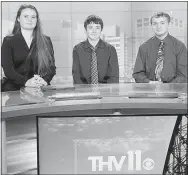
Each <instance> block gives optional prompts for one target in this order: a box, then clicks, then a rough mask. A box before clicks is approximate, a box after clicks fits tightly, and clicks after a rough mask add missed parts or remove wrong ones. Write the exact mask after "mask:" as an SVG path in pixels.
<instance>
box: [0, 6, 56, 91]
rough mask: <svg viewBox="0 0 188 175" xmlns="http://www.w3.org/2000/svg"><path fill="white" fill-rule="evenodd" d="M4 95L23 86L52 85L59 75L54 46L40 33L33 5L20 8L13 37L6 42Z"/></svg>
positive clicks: (3, 63)
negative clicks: (54, 77) (51, 82)
mask: <svg viewBox="0 0 188 175" xmlns="http://www.w3.org/2000/svg"><path fill="white" fill-rule="evenodd" d="M1 52H2V54H1V56H2V58H1V59H2V61H1V62H2V67H3V71H4V74H5V76H6V77H5V78H4V79H3V83H2V91H14V90H19V89H20V88H21V87H23V86H33V87H39V86H43V85H47V84H48V85H49V84H50V81H51V80H52V78H53V76H54V75H55V73H56V67H55V59H54V51H53V45H52V42H51V39H50V37H48V36H45V35H44V34H43V32H42V29H41V23H40V18H39V13H38V11H37V9H36V8H35V7H34V6H32V5H21V6H20V8H19V10H18V12H17V16H16V21H15V24H14V28H13V31H12V34H11V35H9V36H6V37H5V38H4V40H3V44H2V49H1Z"/></svg>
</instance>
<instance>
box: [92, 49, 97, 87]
mask: <svg viewBox="0 0 188 175" xmlns="http://www.w3.org/2000/svg"><path fill="white" fill-rule="evenodd" d="M91 49H92V56H91V84H98V70H97V55H96V51H95V48H94V47H91Z"/></svg>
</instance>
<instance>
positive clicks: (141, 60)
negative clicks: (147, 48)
mask: <svg viewBox="0 0 188 175" xmlns="http://www.w3.org/2000/svg"><path fill="white" fill-rule="evenodd" d="M145 64H146V56H145V54H144V52H143V50H142V48H141V47H139V51H138V54H137V57H136V62H135V65H134V70H133V74H132V76H133V78H134V79H135V82H136V83H149V81H150V80H149V79H148V78H147V76H146V66H145Z"/></svg>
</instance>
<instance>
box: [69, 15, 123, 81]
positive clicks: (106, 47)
mask: <svg viewBox="0 0 188 175" xmlns="http://www.w3.org/2000/svg"><path fill="white" fill-rule="evenodd" d="M84 28H85V30H86V35H87V40H86V41H83V42H81V43H79V44H77V45H76V46H75V47H74V49H73V65H72V75H73V81H74V84H98V83H119V66H118V58H117V53H116V50H115V48H114V47H113V46H112V45H110V44H108V43H106V42H105V41H103V40H102V39H101V38H100V35H101V31H102V29H103V21H102V19H101V18H100V17H98V16H95V15H90V16H88V17H87V19H86V20H85V22H84Z"/></svg>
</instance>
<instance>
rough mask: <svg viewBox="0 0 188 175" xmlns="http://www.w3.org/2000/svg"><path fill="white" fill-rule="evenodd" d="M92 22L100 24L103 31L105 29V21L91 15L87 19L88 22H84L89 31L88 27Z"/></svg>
mask: <svg viewBox="0 0 188 175" xmlns="http://www.w3.org/2000/svg"><path fill="white" fill-rule="evenodd" d="M92 22H93V23H95V24H100V25H101V30H102V29H103V21H102V19H101V18H100V17H99V16H96V15H90V16H88V17H87V18H86V20H85V21H84V28H85V29H87V25H89V24H90V23H92Z"/></svg>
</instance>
